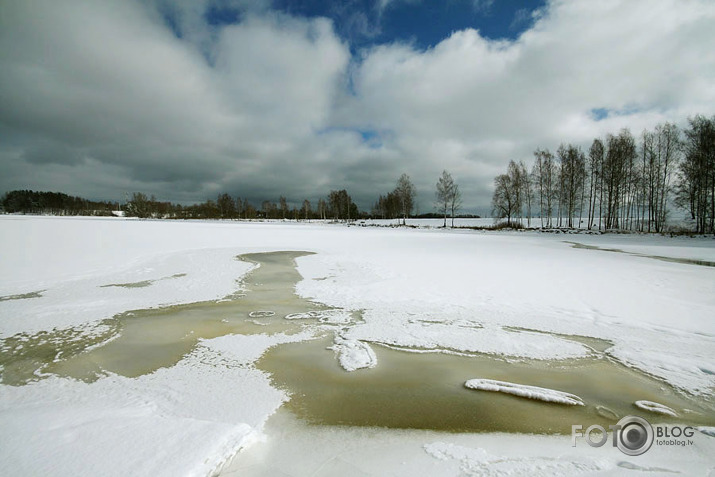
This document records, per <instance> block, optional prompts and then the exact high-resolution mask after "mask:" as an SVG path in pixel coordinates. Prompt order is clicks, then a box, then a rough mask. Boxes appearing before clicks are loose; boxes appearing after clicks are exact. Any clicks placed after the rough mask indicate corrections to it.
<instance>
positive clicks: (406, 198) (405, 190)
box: [395, 174, 416, 225]
mask: <svg viewBox="0 0 715 477" xmlns="http://www.w3.org/2000/svg"><path fill="white" fill-rule="evenodd" d="M395 195H396V196H397V198H398V200H399V202H400V212H401V215H402V225H405V224H406V223H407V217H409V215H410V214H411V213H412V209H413V208H414V205H415V195H416V192H415V186H414V184H412V181H411V180H410V176H408V175H407V174H402V175H401V176H400V178H399V179H398V180H397V186H396V187H395Z"/></svg>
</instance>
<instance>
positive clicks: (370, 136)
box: [317, 127, 383, 149]
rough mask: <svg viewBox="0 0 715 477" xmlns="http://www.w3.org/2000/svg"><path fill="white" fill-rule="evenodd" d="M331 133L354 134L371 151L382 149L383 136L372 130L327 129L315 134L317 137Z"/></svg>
mask: <svg viewBox="0 0 715 477" xmlns="http://www.w3.org/2000/svg"><path fill="white" fill-rule="evenodd" d="M333 132H348V133H354V134H357V135H359V136H360V140H361V141H362V143H363V144H365V145H367V146H368V147H370V148H372V149H379V148H381V147H382V145H383V142H382V137H383V135H382V134H381V133H380V132H379V131H377V130H374V129H360V128H348V127H329V128H324V129H321V130H319V131H318V132H317V134H318V135H323V134H330V133H333Z"/></svg>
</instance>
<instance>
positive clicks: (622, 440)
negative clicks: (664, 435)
mask: <svg viewBox="0 0 715 477" xmlns="http://www.w3.org/2000/svg"><path fill="white" fill-rule="evenodd" d="M618 426H620V428H619V429H618V431H617V432H618V436H617V438H616V446H617V447H618V448H619V449H620V450H621V452H623V453H624V454H626V455H633V456H635V455H641V454H644V453H645V452H646V451H647V450H648V449H650V446H652V445H653V428H652V427H651V425H650V423H649V422H648V421H646V420H645V419H643V418H642V417H638V416H626V417H624V418H623V419H621V420H620V421H618Z"/></svg>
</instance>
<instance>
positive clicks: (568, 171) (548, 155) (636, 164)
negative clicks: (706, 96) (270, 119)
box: [0, 116, 715, 233]
mask: <svg viewBox="0 0 715 477" xmlns="http://www.w3.org/2000/svg"><path fill="white" fill-rule="evenodd" d="M415 196H416V190H415V186H414V184H413V183H412V181H411V180H410V177H409V176H408V175H407V174H402V175H401V176H400V178H399V179H398V180H397V183H396V186H395V188H394V190H392V191H390V192H387V193H386V194H381V195H379V197H378V199H377V201H376V202H375V204H374V205H373V206H372V208H371V210H370V211H369V212H366V211H361V210H359V209H358V207H357V205H356V204H355V203H354V202H353V200H352V198H351V197H350V194H348V192H347V191H346V190H345V189H342V190H332V191H330V192H329V193H328V195H327V196H326V197H325V198H321V199H319V200H318V202H317V203H316V204H311V202H310V201H309V200H307V199H305V200H303V202H302V203H299V204H300V206H296V205H289V203H288V200H287V199H286V198H285V197H283V196H280V197H279V199H278V201H277V202H275V201H271V200H264V201H263V202H261V204H260V205H255V204H253V203H251V202H249V201H248V200H247V199H241V198H240V197H232V196H231V195H229V194H228V193H222V194H219V195H218V197H217V198H216V200H207V201H205V202H202V203H200V204H193V205H188V206H182V205H180V204H174V203H171V202H164V201H159V200H157V199H156V198H155V197H154V196H151V197H150V196H147V195H146V194H144V193H141V192H135V193H134V194H133V195H132V197H131V198H130V199H129V200H127V201H126V203H125V204H121V205H120V204H119V203H117V202H102V201H99V202H98V201H90V200H86V199H82V198H80V197H73V196H69V195H67V194H63V193H60V192H35V191H30V190H15V191H11V192H8V193H6V194H5V196H4V197H3V198H2V201H0V206H1V207H2V211H4V212H5V213H25V214H52V215H113V214H114V213H115V212H117V211H123V213H124V215H126V216H130V217H139V218H163V219H284V220H288V219H289V220H311V219H322V220H338V221H352V220H357V219H367V218H382V219H401V220H402V223H403V224H404V223H405V221H406V219H407V218H408V217H415V215H413V211H414V209H415ZM434 197H435V199H434V210H436V213H428V214H423V215H420V216H417V217H420V218H436V217H439V218H441V219H443V226H447V219H448V218H451V219H452V223H451V224H452V226H454V218H455V217H464V216H460V215H458V212H459V210H460V208H461V206H462V194H461V191H460V189H459V186H458V185H457V183H456V182H455V181H454V179H453V178H452V176H451V174H450V173H449V172H448V171H443V172H442V175H441V176H440V177H439V178H438V180H437V183H436V184H435V190H434ZM672 206H675V207H678V208H680V209H681V210H683V211H685V212H686V213H687V215H688V217H689V218H690V219H691V221H692V223H693V229H694V231H695V232H697V233H715V116H714V117H712V118H706V117H704V116H695V117H693V118H690V119H689V120H688V126H687V127H686V128H685V129H682V130H681V129H679V128H678V127H677V126H675V125H673V124H670V123H665V124H661V125H658V126H656V127H655V129H654V130H653V131H648V130H645V131H643V132H642V133H641V135H640V136H639V138H638V139H636V138H635V137H634V136H633V135H632V134H631V132H630V131H629V130H628V129H625V128H624V129H622V130H621V131H620V132H619V133H618V134H615V135H614V134H608V135H606V138H605V139H601V138H596V139H594V140H593V143H592V144H591V146H590V148H589V150H588V152H587V153H585V152H584V151H582V150H581V149H580V148H579V147H578V146H574V145H572V144H561V145H560V146H559V147H558V149H557V150H556V154H553V153H552V152H550V151H549V150H548V149H537V150H536V151H534V163H533V165H532V166H531V168H530V169H529V168H527V166H526V164H525V163H524V162H523V161H519V162H518V163H517V162H516V161H511V162H510V163H509V165H508V167H507V171H506V173H504V174H500V175H498V176H497V177H496V178H495V179H494V194H493V198H492V214H493V216H494V217H495V218H497V219H501V220H503V223H504V224H505V225H513V226H514V227H521V226H522V224H523V222H524V220H526V222H527V224H528V225H529V226H531V222H532V219H533V220H534V221H536V220H537V219H538V223H536V224H535V225H538V226H540V227H541V228H551V227H568V228H573V227H579V228H587V229H599V230H634V231H641V232H664V231H666V230H667V220H668V217H669V216H670V213H671V211H670V207H672ZM468 217H474V216H468Z"/></svg>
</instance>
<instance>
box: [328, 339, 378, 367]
mask: <svg viewBox="0 0 715 477" xmlns="http://www.w3.org/2000/svg"><path fill="white" fill-rule="evenodd" d="M330 349H332V350H334V351H335V352H336V353H337V354H338V361H339V362H340V366H342V367H343V369H344V370H345V371H348V372H350V371H355V370H358V369H365V368H374V367H375V366H377V356H375V352H374V351H373V350H372V348H371V347H370V345H368V344H367V343H363V342H362V341H358V340H346V339H343V338H341V337H339V336H336V337H335V344H333V346H331V347H330Z"/></svg>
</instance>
